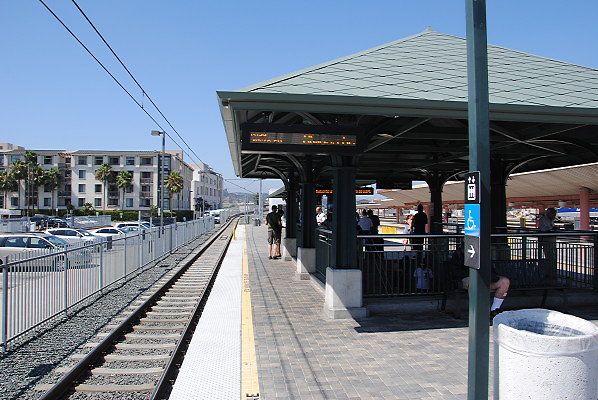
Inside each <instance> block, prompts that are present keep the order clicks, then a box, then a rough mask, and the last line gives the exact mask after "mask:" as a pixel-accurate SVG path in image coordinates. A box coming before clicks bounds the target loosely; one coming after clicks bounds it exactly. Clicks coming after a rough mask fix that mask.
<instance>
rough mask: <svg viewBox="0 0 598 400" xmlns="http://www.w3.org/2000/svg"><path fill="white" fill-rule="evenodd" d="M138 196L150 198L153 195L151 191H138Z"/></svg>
mask: <svg viewBox="0 0 598 400" xmlns="http://www.w3.org/2000/svg"><path fill="white" fill-rule="evenodd" d="M139 197H140V198H142V199H151V198H152V197H154V196H153V193H152V192H139Z"/></svg>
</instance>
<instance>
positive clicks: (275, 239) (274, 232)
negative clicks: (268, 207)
mask: <svg viewBox="0 0 598 400" xmlns="http://www.w3.org/2000/svg"><path fill="white" fill-rule="evenodd" d="M266 225H268V258H269V259H273V258H274V259H278V258H280V255H279V254H280V236H281V233H282V222H281V221H280V214H278V212H277V207H276V206H272V212H269V213H268V215H266Z"/></svg>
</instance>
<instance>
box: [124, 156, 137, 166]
mask: <svg viewBox="0 0 598 400" xmlns="http://www.w3.org/2000/svg"><path fill="white" fill-rule="evenodd" d="M125 165H135V157H127V158H126V161H125Z"/></svg>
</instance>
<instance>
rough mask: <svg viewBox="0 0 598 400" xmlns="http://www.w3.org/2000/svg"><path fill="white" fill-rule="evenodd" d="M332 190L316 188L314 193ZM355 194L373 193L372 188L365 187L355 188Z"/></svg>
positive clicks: (325, 192)
mask: <svg viewBox="0 0 598 400" xmlns="http://www.w3.org/2000/svg"><path fill="white" fill-rule="evenodd" d="M332 193H333V191H332V189H331V188H318V189H316V194H332ZM355 194H356V195H358V196H369V195H373V194H374V188H371V187H366V188H355Z"/></svg>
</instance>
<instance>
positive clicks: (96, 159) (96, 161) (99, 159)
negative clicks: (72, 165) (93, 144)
mask: <svg viewBox="0 0 598 400" xmlns="http://www.w3.org/2000/svg"><path fill="white" fill-rule="evenodd" d="M102 164H104V157H102V156H95V157H94V158H93V165H102Z"/></svg>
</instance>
